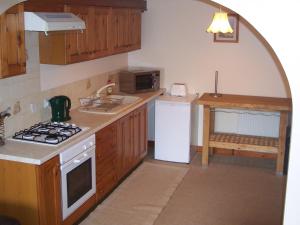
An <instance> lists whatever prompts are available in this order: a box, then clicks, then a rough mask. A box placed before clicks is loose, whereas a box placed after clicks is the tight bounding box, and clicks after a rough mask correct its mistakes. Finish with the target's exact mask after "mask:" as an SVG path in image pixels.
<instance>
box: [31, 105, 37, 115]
mask: <svg viewBox="0 0 300 225" xmlns="http://www.w3.org/2000/svg"><path fill="white" fill-rule="evenodd" d="M36 110H37V106H36V104H34V103H31V104H30V111H31V112H32V113H36Z"/></svg>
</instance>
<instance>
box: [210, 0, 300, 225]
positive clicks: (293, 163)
mask: <svg viewBox="0 0 300 225" xmlns="http://www.w3.org/2000/svg"><path fill="white" fill-rule="evenodd" d="M211 1H213V2H216V3H218V4H221V5H224V6H225V7H228V8H230V9H232V10H233V11H235V12H237V13H238V14H240V15H242V16H243V17H244V18H245V19H246V20H247V21H249V22H250V23H251V24H252V25H253V27H255V28H256V29H257V31H258V32H260V34H261V35H262V36H263V37H264V38H265V39H266V40H267V41H268V43H269V44H270V46H271V47H272V48H273V50H274V52H275V53H276V55H277V57H278V59H279V60H280V62H281V64H282V66H283V68H284V70H285V73H286V76H287V79H288V81H289V85H290V89H291V95H292V98H293V119H292V136H291V146H290V161H289V175H288V180H287V189H286V199H285V209H284V222H283V224H284V225H296V224H300V217H299V210H298V209H299V206H298V204H299V202H300V191H299V190H300V180H299V174H300V163H298V161H297V160H299V159H300V142H299V141H298V142H297V140H296V138H297V137H299V136H300V89H299V81H298V80H299V79H297V77H298V75H299V72H298V69H299V59H300V45H299V44H298V43H299V34H300V31H299V29H297V30H296V28H297V26H298V22H297V21H298V18H297V14H298V12H297V11H298V9H299V6H300V2H297V1H293V0H285V1H283V0H281V1H272V3H271V4H270V1H268V0H260V1H248V0H240V1H232V0H211ZM297 39H298V40H297Z"/></svg>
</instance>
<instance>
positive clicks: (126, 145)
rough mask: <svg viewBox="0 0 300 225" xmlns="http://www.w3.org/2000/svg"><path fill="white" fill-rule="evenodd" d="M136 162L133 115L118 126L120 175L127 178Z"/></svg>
mask: <svg viewBox="0 0 300 225" xmlns="http://www.w3.org/2000/svg"><path fill="white" fill-rule="evenodd" d="M133 162H134V151H133V113H129V114H128V115H126V116H124V117H122V118H121V119H120V120H119V126H118V174H119V179H120V178H122V177H123V176H125V175H126V174H127V173H128V172H129V171H130V169H131V168H132V165H133Z"/></svg>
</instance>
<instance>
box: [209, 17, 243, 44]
mask: <svg viewBox="0 0 300 225" xmlns="http://www.w3.org/2000/svg"><path fill="white" fill-rule="evenodd" d="M228 21H229V23H230V25H231V27H232V29H233V33H226V34H223V33H216V34H214V42H232V43H237V42H239V15H238V14H233V13H228Z"/></svg>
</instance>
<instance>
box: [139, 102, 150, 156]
mask: <svg viewBox="0 0 300 225" xmlns="http://www.w3.org/2000/svg"><path fill="white" fill-rule="evenodd" d="M138 113H139V117H138V118H139V125H140V126H139V131H140V137H139V139H140V152H139V153H140V154H139V156H140V159H143V158H144V157H145V156H146V155H147V150H148V126H147V124H148V123H147V120H148V109H147V104H145V105H143V106H142V107H141V108H140V109H139V110H138Z"/></svg>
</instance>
